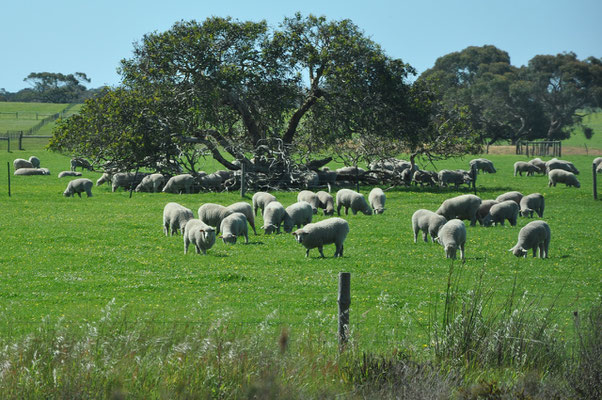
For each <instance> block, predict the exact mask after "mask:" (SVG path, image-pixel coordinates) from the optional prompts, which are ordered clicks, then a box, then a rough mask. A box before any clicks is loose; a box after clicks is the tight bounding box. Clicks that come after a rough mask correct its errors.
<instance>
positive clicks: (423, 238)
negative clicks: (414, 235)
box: [414, 231, 429, 243]
mask: <svg viewBox="0 0 602 400" xmlns="http://www.w3.org/2000/svg"><path fill="white" fill-rule="evenodd" d="M422 240H424V242H425V243H428V242H429V239H428V234H427V233H426V231H424V232H422ZM414 243H416V240H414Z"/></svg>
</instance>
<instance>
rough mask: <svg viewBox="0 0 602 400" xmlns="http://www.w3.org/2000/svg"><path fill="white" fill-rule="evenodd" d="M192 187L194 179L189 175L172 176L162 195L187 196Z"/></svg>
mask: <svg viewBox="0 0 602 400" xmlns="http://www.w3.org/2000/svg"><path fill="white" fill-rule="evenodd" d="M193 185H194V177H193V176H192V175H190V174H180V175H176V176H172V177H171V178H170V179H169V180H168V181H167V183H166V184H165V186H164V187H163V193H174V194H180V193H182V192H186V193H187V194H188V193H190V190H191V189H192V186H193Z"/></svg>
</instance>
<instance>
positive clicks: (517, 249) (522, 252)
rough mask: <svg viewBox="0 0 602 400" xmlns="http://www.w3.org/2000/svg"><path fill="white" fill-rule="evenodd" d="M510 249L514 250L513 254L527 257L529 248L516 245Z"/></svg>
mask: <svg viewBox="0 0 602 400" xmlns="http://www.w3.org/2000/svg"><path fill="white" fill-rule="evenodd" d="M508 251H510V252H512V254H514V255H515V256H517V257H526V256H527V250H525V249H524V248H523V247H522V246H514V247H513V248H511V249H510V250H508Z"/></svg>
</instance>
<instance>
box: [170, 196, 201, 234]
mask: <svg viewBox="0 0 602 400" xmlns="http://www.w3.org/2000/svg"><path fill="white" fill-rule="evenodd" d="M193 218H194V215H193V214H192V210H191V209H189V208H186V207H184V206H182V205H180V204H178V203H173V202H172V203H167V204H166V205H165V207H163V233H165V236H168V235H170V236H173V235H175V234H177V233H178V230H180V231H181V232H182V234H184V231H185V230H186V229H185V227H186V223H187V222H188V221H190V220H191V219H193Z"/></svg>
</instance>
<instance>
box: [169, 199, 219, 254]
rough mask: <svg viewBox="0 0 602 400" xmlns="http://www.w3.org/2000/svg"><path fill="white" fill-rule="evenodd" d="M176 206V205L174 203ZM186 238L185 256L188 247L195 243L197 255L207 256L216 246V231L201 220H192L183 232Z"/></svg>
mask: <svg viewBox="0 0 602 400" xmlns="http://www.w3.org/2000/svg"><path fill="white" fill-rule="evenodd" d="M173 204H175V203H173ZM182 233H183V234H182V236H183V237H184V254H187V253H188V246H189V245H190V243H193V244H194V246H195V247H196V253H197V254H201V253H203V255H205V254H207V250H209V249H210V248H211V247H213V245H214V244H215V229H213V227H211V226H208V225H206V224H204V223H203V221H201V220H200V219H190V220H188V222H187V223H186V226H185V228H184V229H183V231H182Z"/></svg>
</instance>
